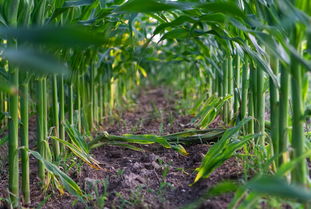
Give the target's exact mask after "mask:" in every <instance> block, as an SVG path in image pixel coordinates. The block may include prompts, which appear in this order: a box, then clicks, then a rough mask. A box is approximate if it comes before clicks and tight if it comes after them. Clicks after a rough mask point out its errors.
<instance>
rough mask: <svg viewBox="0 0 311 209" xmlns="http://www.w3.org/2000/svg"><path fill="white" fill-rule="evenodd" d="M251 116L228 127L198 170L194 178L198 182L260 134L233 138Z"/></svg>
mask: <svg viewBox="0 0 311 209" xmlns="http://www.w3.org/2000/svg"><path fill="white" fill-rule="evenodd" d="M250 120H251V118H244V119H243V120H241V121H240V122H239V123H238V124H237V125H236V126H235V127H233V128H230V129H228V130H227V131H226V132H225V133H224V134H223V136H222V137H221V139H220V140H219V141H218V142H217V143H215V144H214V145H213V146H212V147H211V148H210V149H209V151H208V152H207V154H206V155H205V157H204V159H203V161H202V163H201V165H200V167H199V168H197V169H196V170H197V171H198V174H197V176H196V178H195V180H194V183H196V182H197V181H198V180H199V179H201V178H207V177H208V176H209V175H210V174H211V173H212V172H213V171H214V170H215V169H216V168H218V167H219V166H221V165H222V164H223V163H224V162H225V161H226V160H227V159H229V158H230V157H232V155H233V154H234V152H235V151H236V150H238V149H239V148H241V147H242V146H243V145H244V144H245V143H247V142H248V141H249V140H250V139H253V138H256V137H258V136H259V135H248V136H244V137H241V139H240V140H238V139H236V140H231V138H232V137H233V136H234V135H235V134H236V133H237V132H238V131H239V130H240V129H241V128H242V127H243V126H244V125H245V124H246V123H248V122H249V121H250Z"/></svg>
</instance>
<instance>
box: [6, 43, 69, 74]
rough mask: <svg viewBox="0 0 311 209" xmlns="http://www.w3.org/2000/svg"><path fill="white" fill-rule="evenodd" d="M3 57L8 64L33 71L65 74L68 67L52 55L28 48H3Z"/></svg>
mask: <svg viewBox="0 0 311 209" xmlns="http://www.w3.org/2000/svg"><path fill="white" fill-rule="evenodd" d="M3 57H4V58H5V59H7V60H8V61H9V62H10V64H13V65H15V66H16V67H19V68H20V70H25V71H29V72H33V73H41V74H66V73H67V72H68V69H67V68H66V67H65V65H64V64H61V63H60V62H59V61H58V60H57V59H55V58H54V57H53V56H51V55H48V54H46V53H42V52H38V51H35V50H34V49H30V48H19V49H14V48H6V49H3Z"/></svg>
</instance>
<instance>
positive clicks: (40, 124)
mask: <svg viewBox="0 0 311 209" xmlns="http://www.w3.org/2000/svg"><path fill="white" fill-rule="evenodd" d="M43 97H44V95H43V79H39V80H38V81H37V99H38V101H37V148H38V152H39V153H40V155H41V156H44V137H45V136H44V133H45V130H44V99H43ZM38 176H39V178H40V179H41V181H42V182H44V178H45V167H44V164H43V163H42V162H41V161H38Z"/></svg>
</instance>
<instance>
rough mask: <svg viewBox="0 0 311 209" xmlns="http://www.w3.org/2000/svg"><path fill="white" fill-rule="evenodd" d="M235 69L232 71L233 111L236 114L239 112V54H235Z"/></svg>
mask: <svg viewBox="0 0 311 209" xmlns="http://www.w3.org/2000/svg"><path fill="white" fill-rule="evenodd" d="M235 62H236V65H235V68H234V69H235V71H234V88H233V91H234V103H233V113H234V114H237V113H238V112H239V94H238V91H237V90H238V89H239V87H240V68H241V61H240V56H239V55H236V57H235Z"/></svg>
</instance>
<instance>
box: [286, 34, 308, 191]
mask: <svg viewBox="0 0 311 209" xmlns="http://www.w3.org/2000/svg"><path fill="white" fill-rule="evenodd" d="M296 38H297V37H296V29H294V31H293V37H292V40H293V41H294V42H296V41H297V39H296ZM298 44H299V43H296V44H295V45H296V46H297V45H298ZM297 48H298V47H297ZM290 71H291V75H292V77H291V84H292V102H293V117H292V121H293V122H292V124H293V131H292V147H293V159H296V158H298V157H300V156H301V155H302V154H303V153H304V145H305V136H304V104H303V97H302V76H303V69H302V67H301V66H300V65H299V63H298V62H297V60H296V58H295V57H294V56H292V57H291V64H290ZM306 165H307V164H306V161H305V159H303V160H300V161H299V162H298V163H297V165H296V167H295V168H294V170H293V171H292V180H293V182H295V183H298V184H301V185H304V184H305V183H306V181H307V176H308V175H307V167H306Z"/></svg>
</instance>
